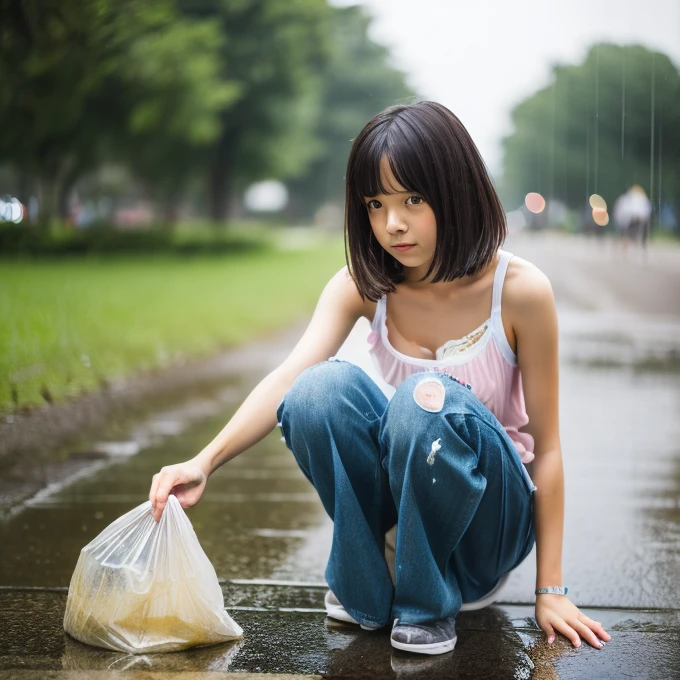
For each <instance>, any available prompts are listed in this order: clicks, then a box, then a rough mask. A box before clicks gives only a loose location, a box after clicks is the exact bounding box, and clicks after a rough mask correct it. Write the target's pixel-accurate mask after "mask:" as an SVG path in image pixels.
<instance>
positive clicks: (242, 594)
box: [0, 582, 680, 680]
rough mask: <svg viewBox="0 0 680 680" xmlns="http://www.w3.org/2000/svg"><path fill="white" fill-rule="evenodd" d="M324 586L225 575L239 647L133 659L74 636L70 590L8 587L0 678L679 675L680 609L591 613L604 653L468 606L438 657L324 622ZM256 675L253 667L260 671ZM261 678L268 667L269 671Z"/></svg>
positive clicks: (506, 614) (1, 594)
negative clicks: (68, 624)
mask: <svg viewBox="0 0 680 680" xmlns="http://www.w3.org/2000/svg"><path fill="white" fill-rule="evenodd" d="M324 592H325V588H324V587H319V586H310V585H304V586H296V585H294V584H288V585H284V584H281V585H268V584H263V583H251V584H248V583H242V582H241V583H233V582H232V583H227V584H225V585H224V593H225V602H226V603H227V608H228V610H229V612H230V613H231V614H232V615H233V616H234V617H235V618H236V619H237V620H238V621H239V623H240V624H241V625H242V626H243V629H244V631H245V636H244V638H243V640H242V641H241V642H239V643H232V644H226V645H218V646H216V647H209V648H204V649H195V650H191V651H187V652H178V653H175V654H156V655H146V656H129V655H126V654H122V653H117V652H109V651H106V650H100V649H94V648H92V647H88V646H86V645H83V644H81V643H79V642H77V641H75V640H72V639H71V638H69V637H68V636H66V635H65V634H64V632H63V628H62V617H63V611H64V606H65V602H66V592H65V591H64V590H60V591H55V590H47V591H46V590H12V591H8V590H2V591H0V610H1V611H2V612H3V617H2V618H3V626H2V627H1V628H0V649H1V650H2V652H1V653H0V669H2V668H5V669H10V668H11V669H12V670H0V680H9V678H12V679H14V678H18V679H22V680H23V679H25V680H42V679H43V678H59V679H60V680H61V679H63V680H66V679H68V680H75V679H78V680H80V679H81V678H83V679H84V678H87V679H88V680H89V679H90V678H92V679H96V680H99V679H101V680H104V679H107V680H108V679H109V678H129V679H132V678H140V679H141V678H144V679H147V678H149V679H151V678H176V679H177V680H180V679H182V680H184V679H187V680H188V679H189V678H192V679H194V678H196V679H198V678H200V679H201V680H212V678H228V677H234V678H241V679H242V680H246V679H248V678H259V677H263V678H266V679H267V680H273V678H287V677H314V678H322V677H323V678H329V679H331V678H355V679H357V680H359V679H368V678H373V679H375V680H380V679H381V678H404V679H405V678H409V679H411V678H413V679H416V678H417V679H420V678H422V679H429V678H432V679H433V680H436V679H438V678H494V679H498V680H504V679H506V678H507V679H508V680H510V679H515V680H516V679H517V678H520V679H521V678H527V679H528V678H535V679H536V680H548V679H554V678H562V679H563V680H568V679H571V678H573V679H578V680H582V679H585V678H597V679H598V680H610V679H611V680H620V679H622V678H636V679H645V678H649V680H652V679H654V680H661V679H664V680H665V679H669V678H674V677H679V676H680V665H679V661H680V659H679V651H678V650H680V615H679V614H678V612H677V611H675V612H670V611H665V612H664V611H660V610H635V609H605V610H587V611H586V613H587V614H588V615H589V616H591V617H594V618H596V619H597V620H599V621H601V622H602V623H603V624H604V625H605V626H606V627H607V628H608V629H609V630H610V631H611V632H612V635H613V640H612V642H610V643H609V644H608V645H607V646H606V647H605V648H604V649H602V650H595V649H592V648H590V647H588V646H587V645H584V647H583V648H581V649H578V650H575V649H572V648H571V647H570V646H569V645H568V643H567V642H566V641H565V640H562V639H559V640H558V641H557V642H556V643H555V645H554V646H553V647H552V648H549V647H548V646H547V645H546V644H545V643H544V642H543V641H542V639H543V634H542V632H540V631H538V630H537V628H536V624H535V622H534V620H533V618H532V617H533V606H531V605H529V604H525V605H522V604H506V605H500V606H494V607H490V608H487V609H485V610H481V611H478V612H465V613H462V614H460V616H459V621H458V644H457V646H456V649H455V650H454V651H453V652H450V653H448V654H444V655H442V656H439V657H425V656H418V655H411V654H407V653H402V652H398V651H396V650H392V648H391V647H390V644H389V635H388V629H384V630H382V631H378V632H366V631H360V630H359V629H358V627H356V626H352V625H350V624H343V623H336V622H333V621H331V620H329V619H326V617H325V614H324V611H323V595H324ZM251 674H254V675H251ZM259 674H267V675H264V676H260V675H259Z"/></svg>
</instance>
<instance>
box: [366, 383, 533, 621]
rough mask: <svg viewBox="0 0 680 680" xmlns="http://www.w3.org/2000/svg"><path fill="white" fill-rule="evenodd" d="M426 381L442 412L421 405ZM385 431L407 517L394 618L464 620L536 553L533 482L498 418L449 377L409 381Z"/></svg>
mask: <svg viewBox="0 0 680 680" xmlns="http://www.w3.org/2000/svg"><path fill="white" fill-rule="evenodd" d="M422 383H425V384H430V385H434V386H435V387H436V388H437V389H438V390H439V391H440V392H441V393H442V394H441V398H440V402H441V403H440V404H435V408H434V409H433V408H431V406H432V405H431V404H428V405H427V406H428V408H427V409H426V408H424V407H423V406H421V405H420V404H419V402H418V399H417V397H416V388H417V387H418V386H419V385H420V384H422ZM381 425H382V429H381V433H380V448H381V451H382V453H383V459H382V461H383V467H384V469H385V470H386V471H387V473H388V477H389V480H390V488H391V490H392V495H393V498H394V502H395V504H396V506H397V513H398V521H399V525H398V530H397V542H396V561H395V572H396V592H395V597H394V603H393V611H392V616H393V617H394V618H398V619H399V620H400V621H401V622H402V623H422V622H424V621H430V620H433V619H440V618H444V617H447V616H455V615H456V614H457V613H458V611H459V610H460V607H461V604H462V603H463V602H471V601H474V600H477V599H479V598H481V597H482V596H484V595H485V594H486V593H488V592H489V591H490V590H491V589H492V588H493V587H494V585H495V584H496V583H497V582H498V580H499V578H500V577H501V576H503V575H504V574H506V573H507V572H509V571H510V570H511V569H513V568H514V567H516V566H517V565H518V564H519V563H520V562H521V561H522V560H523V559H524V558H525V557H526V556H527V555H528V553H529V552H530V551H531V548H532V546H533V543H534V531H533V489H534V487H533V484H532V483H531V480H530V479H529V477H528V475H527V473H526V471H525V470H524V467H523V465H522V462H521V460H520V458H519V454H518V453H517V451H516V449H515V447H514V444H513V443H512V440H511V439H510V438H509V437H508V435H507V433H506V432H505V430H504V429H503V427H502V426H501V424H500V423H499V422H498V420H497V419H496V418H495V416H494V415H493V414H492V413H491V412H490V411H489V410H488V409H487V408H486V406H484V404H482V403H481V402H480V401H479V400H478V399H477V398H476V397H475V396H474V395H473V394H472V393H471V391H470V390H469V389H467V388H466V387H465V386H463V385H461V384H460V383H458V382H457V381H456V380H454V379H453V378H451V377H450V376H448V375H447V374H442V373H418V374H415V375H413V376H411V377H410V378H409V379H407V380H405V381H404V382H403V383H402V384H401V385H400V386H399V389H398V390H397V392H396V393H395V395H394V397H393V398H392V400H391V401H390V403H389V405H388V407H387V409H386V412H385V414H384V415H383V418H382V423H381Z"/></svg>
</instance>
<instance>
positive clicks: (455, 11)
mask: <svg viewBox="0 0 680 680" xmlns="http://www.w3.org/2000/svg"><path fill="white" fill-rule="evenodd" d="M333 4H335V5H350V4H363V5H364V6H365V7H366V8H367V10H368V12H369V14H371V15H372V16H373V17H374V21H373V25H372V28H371V37H372V38H373V39H374V40H375V41H376V42H379V43H381V44H383V45H386V46H388V47H389V48H390V50H391V53H392V55H393V64H394V65H395V66H396V67H397V68H399V69H400V70H402V71H404V72H405V73H406V74H408V80H409V83H410V84H411V85H412V87H413V88H414V89H415V90H416V91H417V92H418V93H419V94H421V95H422V96H424V97H426V98H428V99H433V100H435V101H439V102H441V103H442V104H444V105H445V106H447V107H449V108H450V109H451V110H452V111H453V112H454V113H455V114H456V115H457V116H458V117H459V118H460V119H461V120H462V121H463V123H464V125H465V126H466V127H467V128H468V130H469V131H470V134H471V135H472V137H473V139H474V140H475V142H476V143H477V146H478V147H479V149H480V151H481V153H482V155H483V157H484V159H485V161H486V162H487V164H488V166H489V168H490V170H491V172H492V173H495V172H498V170H499V168H500V162H501V148H500V139H501V138H502V137H503V136H504V135H505V134H507V133H508V132H509V131H510V116H509V114H510V110H511V109H512V107H513V106H514V105H515V104H516V103H517V102H519V101H521V100H522V99H524V98H525V97H526V96H527V95H530V94H531V93H533V92H534V91H536V90H537V89H540V88H541V87H543V86H545V85H546V84H547V83H548V81H549V75H550V68H551V65H552V64H554V63H556V62H559V63H570V64H575V63H580V62H581V61H582V60H583V58H584V57H585V54H586V52H587V49H588V47H589V46H590V45H592V44H593V43H595V42H599V41H608V42H614V43H617V44H634V43H637V44H642V45H644V46H646V47H648V48H651V49H655V50H659V51H661V52H665V53H666V54H667V55H668V56H669V57H670V58H671V59H672V60H673V62H674V63H675V65H676V66H680V0H644V1H642V0H562V1H561V2H554V0H552V1H551V0H365V1H364V2H362V3H357V2H348V1H346V0H334V1H333Z"/></svg>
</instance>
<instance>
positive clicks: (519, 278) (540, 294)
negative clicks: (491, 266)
mask: <svg viewBox="0 0 680 680" xmlns="http://www.w3.org/2000/svg"><path fill="white" fill-rule="evenodd" d="M503 307H504V308H505V309H506V310H507V311H509V312H510V313H511V314H512V315H513V316H514V315H516V314H519V315H521V316H523V315H526V314H527V313H529V314H532V313H536V312H540V311H547V310H550V309H554V307H555V297H554V295H553V290H552V286H551V285H550V281H549V280H548V277H547V276H546V275H545V274H544V273H543V272H542V271H541V270H540V269H539V268H538V267H537V266H536V265H534V264H532V263H531V262H528V261H527V260H524V259H522V258H521V257H513V258H512V259H511V260H510V263H509V264H508V272H507V274H506V277H505V284H504V286H503Z"/></svg>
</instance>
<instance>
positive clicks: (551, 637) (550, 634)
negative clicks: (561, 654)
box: [542, 622, 555, 645]
mask: <svg viewBox="0 0 680 680" xmlns="http://www.w3.org/2000/svg"><path fill="white" fill-rule="evenodd" d="M542 628H543V632H544V633H545V641H546V642H547V643H548V644H549V645H551V644H552V643H553V642H555V629H554V628H553V627H552V626H551V625H550V624H549V623H547V622H546V623H545V624H543V626H542Z"/></svg>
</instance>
